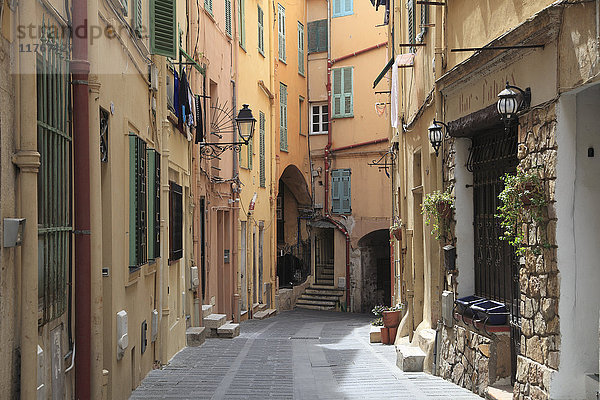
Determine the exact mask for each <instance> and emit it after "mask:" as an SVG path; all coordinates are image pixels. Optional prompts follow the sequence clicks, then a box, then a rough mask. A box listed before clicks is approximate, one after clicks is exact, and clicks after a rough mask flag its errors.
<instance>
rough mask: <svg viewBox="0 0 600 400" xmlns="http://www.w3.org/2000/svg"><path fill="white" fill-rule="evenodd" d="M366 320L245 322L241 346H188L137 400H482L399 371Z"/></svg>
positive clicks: (285, 316) (314, 315) (301, 313)
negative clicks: (372, 338)
mask: <svg viewBox="0 0 600 400" xmlns="http://www.w3.org/2000/svg"><path fill="white" fill-rule="evenodd" d="M371 320H372V317H371V316H370V315H367V314H351V313H336V312H330V311H310V310H295V311H288V312H283V313H281V314H279V315H277V316H275V317H272V318H269V319H264V320H248V321H245V322H243V323H242V325H241V328H242V330H241V331H242V333H241V334H240V336H238V337H237V338H234V339H207V340H206V342H205V343H204V344H203V345H202V346H200V347H187V348H184V349H183V350H181V351H180V352H179V353H178V354H177V355H175V356H174V357H173V359H172V360H171V361H170V363H169V364H168V365H167V366H165V367H164V368H163V369H160V370H154V371H151V372H150V373H149V374H148V376H147V377H146V378H145V379H144V380H143V381H142V383H141V385H140V386H139V387H138V388H137V389H136V390H135V391H134V392H133V394H132V396H131V399H164V398H168V399H267V398H269V399H271V398H276V399H292V398H293V399H455V400H457V399H480V397H479V396H477V395H475V394H473V393H471V392H469V391H468V390H466V389H463V388H460V387H458V386H456V385H454V384H452V383H450V382H448V381H445V380H443V379H441V378H439V377H435V376H432V375H430V374H426V373H422V372H418V373H406V372H402V371H401V370H400V369H398V368H397V367H396V354H395V349H394V346H384V345H381V344H379V343H377V344H370V343H369V329H370V328H369V322H370V321H371Z"/></svg>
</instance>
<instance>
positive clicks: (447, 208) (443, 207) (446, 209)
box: [436, 201, 452, 219]
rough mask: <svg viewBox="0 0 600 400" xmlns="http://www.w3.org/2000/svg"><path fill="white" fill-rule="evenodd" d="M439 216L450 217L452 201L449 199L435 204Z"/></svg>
mask: <svg viewBox="0 0 600 400" xmlns="http://www.w3.org/2000/svg"><path fill="white" fill-rule="evenodd" d="M436 208H437V212H438V214H439V215H440V218H443V219H450V217H452V203H451V202H449V201H440V202H439V203H437V205H436Z"/></svg>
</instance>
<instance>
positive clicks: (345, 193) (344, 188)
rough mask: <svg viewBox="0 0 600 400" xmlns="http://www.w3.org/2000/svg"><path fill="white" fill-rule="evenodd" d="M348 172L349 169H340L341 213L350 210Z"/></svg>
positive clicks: (348, 212) (349, 211)
mask: <svg viewBox="0 0 600 400" xmlns="http://www.w3.org/2000/svg"><path fill="white" fill-rule="evenodd" d="M350 174H351V172H350V170H349V169H343V170H341V171H340V175H341V176H340V212H341V213H343V214H350V213H351V212H352V199H351V187H350Z"/></svg>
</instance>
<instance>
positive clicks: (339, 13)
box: [332, 0, 352, 18]
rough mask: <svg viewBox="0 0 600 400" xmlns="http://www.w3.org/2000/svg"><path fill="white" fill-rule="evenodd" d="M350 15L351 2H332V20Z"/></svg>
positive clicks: (341, 0)
mask: <svg viewBox="0 0 600 400" xmlns="http://www.w3.org/2000/svg"><path fill="white" fill-rule="evenodd" d="M346 15H352V0H333V15H332V17H333V18H336V17H343V16H346Z"/></svg>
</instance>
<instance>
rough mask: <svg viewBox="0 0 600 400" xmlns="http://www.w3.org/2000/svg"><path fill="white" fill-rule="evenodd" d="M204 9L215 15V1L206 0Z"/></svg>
mask: <svg viewBox="0 0 600 400" xmlns="http://www.w3.org/2000/svg"><path fill="white" fill-rule="evenodd" d="M204 9H205V10H206V11H208V12H209V13H210V15H213V2H212V0H204Z"/></svg>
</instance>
